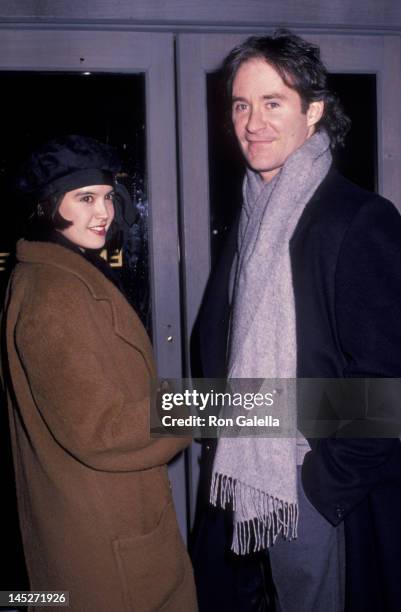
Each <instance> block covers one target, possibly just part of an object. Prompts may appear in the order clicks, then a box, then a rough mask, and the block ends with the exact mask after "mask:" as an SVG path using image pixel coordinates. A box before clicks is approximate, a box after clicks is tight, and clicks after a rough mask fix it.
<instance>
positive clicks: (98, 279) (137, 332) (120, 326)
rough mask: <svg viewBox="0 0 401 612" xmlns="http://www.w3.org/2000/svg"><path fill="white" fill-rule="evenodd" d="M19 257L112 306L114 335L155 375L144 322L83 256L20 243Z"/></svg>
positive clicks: (46, 244) (60, 248)
mask: <svg viewBox="0 0 401 612" xmlns="http://www.w3.org/2000/svg"><path fill="white" fill-rule="evenodd" d="M17 258H18V259H19V261H22V262H27V263H43V264H46V265H53V266H55V267H58V268H60V269H63V270H67V271H68V272H70V273H71V274H74V275H75V276H78V277H79V278H80V279H81V281H82V282H84V283H85V285H86V286H87V287H88V289H89V291H90V292H91V294H92V296H93V297H94V299H96V300H100V301H106V302H108V303H109V304H110V308H111V312H112V324H113V329H114V332H115V334H116V335H117V336H119V337H120V338H122V339H123V340H124V341H125V342H127V343H128V344H130V345H131V346H132V347H133V348H134V349H136V350H137V351H139V352H140V353H141V355H142V356H143V359H144V361H145V363H146V365H147V368H148V370H149V374H150V375H151V376H155V370H156V369H155V364H154V359H153V351H152V346H151V343H150V340H149V337H148V334H147V333H146V330H145V328H144V326H143V325H142V322H141V321H140V319H139V317H138V315H137V314H136V312H135V311H134V309H133V308H132V306H131V305H130V304H129V303H128V302H127V300H126V299H125V297H124V296H123V295H122V293H121V292H120V291H119V290H118V289H117V287H115V286H114V285H113V283H112V282H111V281H109V280H108V279H107V278H106V277H105V276H104V275H103V274H102V273H101V272H100V271H99V270H98V269H97V268H95V266H93V265H92V264H91V263H89V262H88V261H87V260H86V259H84V257H82V256H81V255H79V254H78V253H75V252H73V251H70V250H69V249H66V248H65V247H63V246H60V245H58V244H54V243H50V242H28V241H25V240H20V241H19V242H18V245H17Z"/></svg>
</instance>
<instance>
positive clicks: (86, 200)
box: [81, 195, 93, 204]
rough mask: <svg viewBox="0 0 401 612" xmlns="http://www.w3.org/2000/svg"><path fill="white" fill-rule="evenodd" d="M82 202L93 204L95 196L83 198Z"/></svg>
mask: <svg viewBox="0 0 401 612" xmlns="http://www.w3.org/2000/svg"><path fill="white" fill-rule="evenodd" d="M81 202H87V203H88V204H92V202H93V196H91V195H86V196H82V198H81Z"/></svg>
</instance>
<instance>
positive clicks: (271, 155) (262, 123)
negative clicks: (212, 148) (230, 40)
mask: <svg viewBox="0 0 401 612" xmlns="http://www.w3.org/2000/svg"><path fill="white" fill-rule="evenodd" d="M322 112H323V102H313V103H312V104H310V105H309V108H308V109H307V111H306V113H304V112H303V111H302V107H301V98H300V96H299V94H298V93H297V92H296V91H295V90H294V89H291V88H290V87H288V86H287V85H286V84H285V83H284V81H283V79H282V78H281V76H280V75H279V74H278V72H277V71H276V70H275V69H274V68H272V66H270V65H269V64H268V63H267V62H266V61H265V60H264V59H262V58H253V59H250V60H248V61H246V62H244V63H243V64H241V65H240V67H239V69H238V71H237V74H236V75H235V78H234V81H233V91H232V120H233V124H234V130H235V134H236V136H237V139H238V142H239V144H240V147H241V149H242V152H243V154H244V156H245V159H246V161H247V162H248V164H249V166H250V167H251V168H252V169H253V170H256V171H257V172H259V174H260V175H261V177H262V178H263V180H264V181H270V180H271V179H272V178H273V177H274V176H275V175H276V174H277V173H278V172H279V170H280V168H281V167H282V166H283V164H284V162H285V161H286V159H287V157H288V156H289V155H291V153H292V152H293V151H295V150H296V149H298V148H299V147H300V146H301V145H302V144H303V143H304V142H305V140H306V139H307V138H309V136H311V135H312V134H313V132H314V126H315V124H316V123H317V122H318V121H319V119H320V117H321V115H322Z"/></svg>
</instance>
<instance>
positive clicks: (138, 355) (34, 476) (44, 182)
mask: <svg viewBox="0 0 401 612" xmlns="http://www.w3.org/2000/svg"><path fill="white" fill-rule="evenodd" d="M118 168H119V164H118V161H117V160H116V158H115V154H114V152H113V150H112V149H111V148H110V147H107V146H106V145H102V144H100V143H98V142H97V141H95V140H93V139H90V138H86V137H85V138H84V137H80V136H69V137H66V138H63V139H58V140H55V141H52V142H50V143H48V144H47V145H45V146H44V147H42V148H41V149H40V150H38V151H37V152H36V153H34V154H33V156H32V158H31V160H30V164H29V166H28V168H27V170H26V171H25V173H24V175H23V176H22V177H21V180H20V187H21V189H22V190H23V191H25V192H29V193H30V194H31V195H33V196H34V197H35V198H36V201H37V202H40V203H39V204H38V205H37V206H36V209H35V213H34V214H33V216H32V218H31V223H30V229H29V231H28V233H27V237H28V240H22V241H20V242H19V243H18V247H17V260H18V263H17V266H16V268H15V270H14V272H13V275H12V279H11V281H10V285H9V289H8V296H7V300H6V307H5V314H4V321H3V327H4V330H3V331H4V333H3V337H4V344H5V346H4V348H5V359H3V363H6V364H7V365H6V367H4V368H3V369H4V372H3V379H4V383H5V387H6V390H7V395H8V403H9V415H10V427H11V437H12V446H13V455H14V463H15V471H16V480H17V496H18V504H19V513H20V524H21V531H22V537H23V544H24V551H25V556H26V563H27V568H28V574H29V578H30V583H31V589H32V590H35V591H37V590H47V591H55V590H59V591H60V590H66V591H69V593H70V597H69V599H70V607H69V610H70V611H71V612H92V611H93V612H95V611H96V612H102V611H104V612H106V611H107V612H110V611H111V610H118V611H134V610H135V611H137V612H145V611H156V610H162V611H163V612H182V611H184V610H185V612H191V611H193V610H196V602H195V595H194V593H195V591H194V585H193V577H192V569H191V566H190V562H189V559H188V556H187V553H186V551H185V548H184V545H183V542H182V540H181V537H180V534H179V531H178V527H177V523H176V517H175V513H174V508H173V503H172V499H171V492H170V486H169V481H168V476H167V471H166V465H165V464H166V462H167V461H168V460H169V459H171V458H172V457H173V456H174V455H175V454H176V453H177V452H178V451H179V450H181V449H182V448H183V447H184V446H185V445H186V444H187V443H188V441H187V440H184V439H172V438H156V439H151V438H150V431H149V384H150V380H151V378H153V377H155V366H154V361H153V356H152V349H151V346H150V342H149V339H148V337H147V335H146V332H145V330H144V328H143V326H142V324H141V323H140V321H139V319H138V317H137V315H136V314H135V312H134V311H133V310H132V308H131V306H130V305H129V304H128V302H127V301H126V300H125V298H124V296H123V295H122V293H121V291H120V290H119V288H118V287H117V286H116V281H115V279H114V278H113V277H112V276H111V272H110V270H109V269H108V268H107V266H106V265H105V264H103V263H102V260H101V259H100V258H99V257H97V256H96V252H97V251H98V250H99V249H101V248H102V247H103V246H104V245H105V242H106V238H107V237H108V236H109V235H110V234H111V233H112V232H113V226H114V219H115V217H117V216H118V217H119V220H120V223H121V222H122V220H123V217H124V211H123V210H122V201H121V198H120V197H118V198H116V192H117V193H118V191H119V187H118V186H117V185H116V183H115V181H114V178H113V177H114V174H115V172H116V170H118ZM125 212H127V211H125ZM94 250H95V251H94Z"/></svg>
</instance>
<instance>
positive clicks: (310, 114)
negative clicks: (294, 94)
mask: <svg viewBox="0 0 401 612" xmlns="http://www.w3.org/2000/svg"><path fill="white" fill-rule="evenodd" d="M323 112H324V102H323V100H317V101H316V102H311V103H310V104H309V107H308V110H307V111H306V118H307V121H308V127H312V126H314V125H316V124H317V123H318V122H319V121H320V119H321V118H322V116H323Z"/></svg>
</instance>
